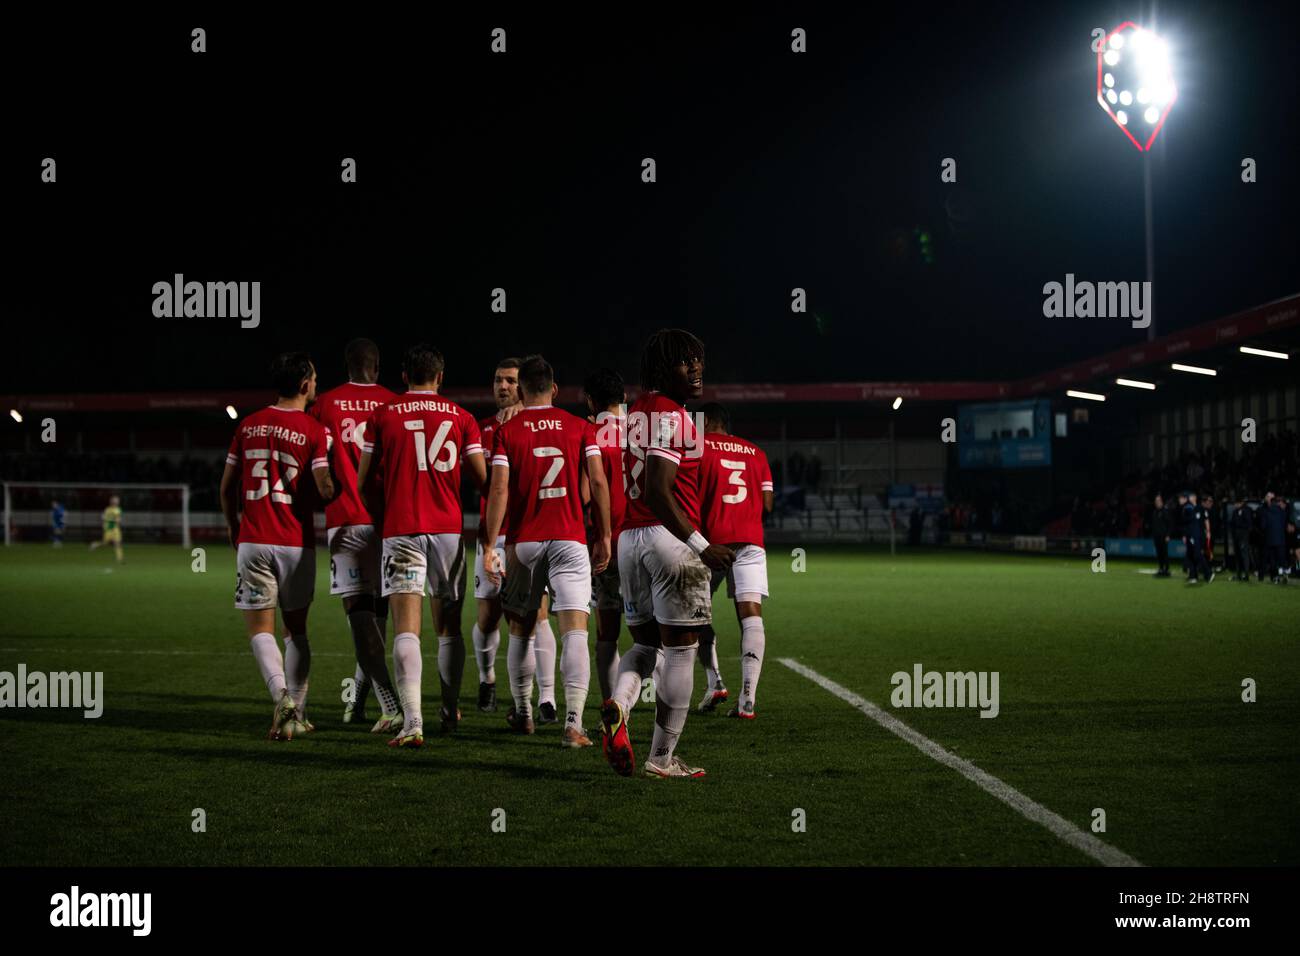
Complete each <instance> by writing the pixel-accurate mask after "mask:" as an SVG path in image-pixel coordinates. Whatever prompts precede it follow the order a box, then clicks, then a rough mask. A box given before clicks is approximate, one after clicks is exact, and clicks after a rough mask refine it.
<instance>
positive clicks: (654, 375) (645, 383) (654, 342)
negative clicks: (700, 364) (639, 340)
mask: <svg viewBox="0 0 1300 956" xmlns="http://www.w3.org/2000/svg"><path fill="white" fill-rule="evenodd" d="M695 358H697V359H699V360H700V361H704V343H703V342H701V341H700V340H699V339H697V338H696V337H695V336H694V335H692V334H691V333H690V332H687V331H686V330H685V329H660V330H659V331H658V332H656V333H655V334H654V335H652V336H650V338H649V339H648V340H647V341H646V344H645V348H644V349H642V350H641V387H642V388H644V389H648V390H651V391H657V390H659V389H661V388H663V387H664V384H665V383H666V382H667V380H668V373H669V371H670V370H671V369H672V368H673V366H675V365H678V364H680V363H682V362H689V361H690V360H691V359H695Z"/></svg>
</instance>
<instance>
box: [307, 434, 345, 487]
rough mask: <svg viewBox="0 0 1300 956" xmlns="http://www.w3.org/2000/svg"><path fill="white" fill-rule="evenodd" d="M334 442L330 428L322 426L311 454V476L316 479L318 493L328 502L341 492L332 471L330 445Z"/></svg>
mask: <svg viewBox="0 0 1300 956" xmlns="http://www.w3.org/2000/svg"><path fill="white" fill-rule="evenodd" d="M333 442H334V439H333V438H332V437H331V435H330V433H329V429H327V428H324V427H322V428H321V430H320V437H319V438H317V440H316V446H315V448H314V449H313V450H312V456H311V476H312V477H313V478H314V479H316V492H317V494H319V495H320V498H321V501H323V502H325V503H326V504H328V503H329V502H331V501H333V500H334V499H335V498H337V497H338V493H339V492H338V488H337V487H335V485H334V475H333V474H332V473H331V472H330V445H332V444H333Z"/></svg>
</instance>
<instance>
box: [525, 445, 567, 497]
mask: <svg viewBox="0 0 1300 956" xmlns="http://www.w3.org/2000/svg"><path fill="white" fill-rule="evenodd" d="M533 454H534V455H536V456H537V457H538V458H554V459H555V460H554V461H553V462H551V467H550V469H549V470H548V471H547V472H546V475H545V476H544V477H543V478H542V487H540V488H539V489H537V497H538V498H542V499H546V498H563V497H564V496H565V495H567V494H568V493H569V489H567V488H565V487H564V486H563V485H555V484H552V482H554V481H555V479H556V477H557V476H558V475H559V474H560V472H561V471H563V470H564V453H563V452H562V451H560V449H558V448H551V447H545V448H534V449H533Z"/></svg>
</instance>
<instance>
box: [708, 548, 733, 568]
mask: <svg viewBox="0 0 1300 956" xmlns="http://www.w3.org/2000/svg"><path fill="white" fill-rule="evenodd" d="M700 560H701V561H703V562H704V563H705V564H706V565H707V566H708V567H710V568H712V569H713V570H714V571H725V570H727V568H729V567H731V562H733V561H735V560H736V553H735V552H734V551H732V550H731V549H730V548H728V547H727V546H726V545H725V544H711V545H709V546H708V547H707V548H705V549H704V550H703V551H701V552H700Z"/></svg>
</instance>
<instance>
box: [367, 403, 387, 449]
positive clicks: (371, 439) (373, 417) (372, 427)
mask: <svg viewBox="0 0 1300 956" xmlns="http://www.w3.org/2000/svg"><path fill="white" fill-rule="evenodd" d="M384 408H385V406H383V405H380V406H379V407H378V408H376V409H375V410H374V411H373V412H371V413H370V417H369V418H367V419H366V429H365V431H363V432H362V433H361V450H362V451H363V452H367V453H369V454H371V455H373V454H374V453H375V448H376V447H377V446H378V445H379V426H380V423H381V422H383V420H384Z"/></svg>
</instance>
